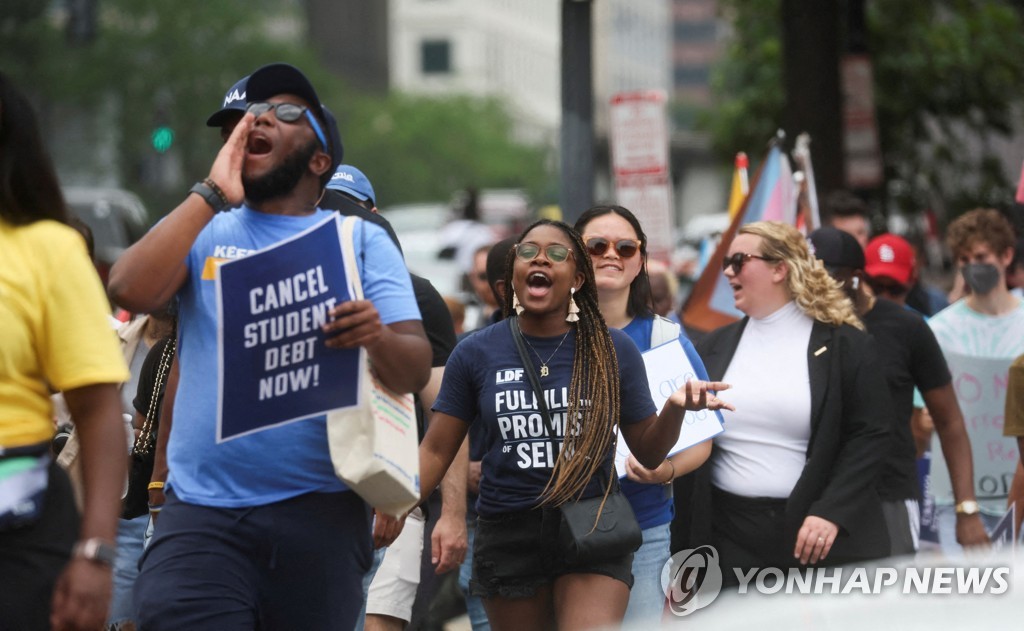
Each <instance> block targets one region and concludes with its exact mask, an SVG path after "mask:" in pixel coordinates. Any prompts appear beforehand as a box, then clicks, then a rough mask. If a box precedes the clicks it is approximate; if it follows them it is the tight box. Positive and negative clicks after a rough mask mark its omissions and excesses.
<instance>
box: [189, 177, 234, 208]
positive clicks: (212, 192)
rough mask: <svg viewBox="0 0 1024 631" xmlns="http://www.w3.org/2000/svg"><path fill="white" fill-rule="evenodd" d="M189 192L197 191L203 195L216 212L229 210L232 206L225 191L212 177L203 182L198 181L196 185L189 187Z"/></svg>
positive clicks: (197, 193) (196, 192) (199, 194)
mask: <svg viewBox="0 0 1024 631" xmlns="http://www.w3.org/2000/svg"><path fill="white" fill-rule="evenodd" d="M189 193H195V194H196V195H198V196H200V197H202V198H203V199H204V200H205V201H206V203H207V204H209V205H210V208H212V209H213V212H215V213H219V212H221V211H224V210H227V209H228V208H230V206H231V205H230V204H229V203H228V198H227V196H226V195H225V194H224V191H222V190H220V187H219V186H217V183H216V182H214V181H213V180H211V179H210V178H206V179H205V180H203V181H202V182H196V183H195V186H193V187H192V188H191V189H189Z"/></svg>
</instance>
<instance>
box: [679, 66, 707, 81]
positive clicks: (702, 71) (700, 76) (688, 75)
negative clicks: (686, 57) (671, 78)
mask: <svg viewBox="0 0 1024 631" xmlns="http://www.w3.org/2000/svg"><path fill="white" fill-rule="evenodd" d="M710 81H711V67H710V66H708V65H700V66H696V65H687V64H679V65H677V66H676V67H675V84H676V85H677V86H694V85H707V84H708V82H710Z"/></svg>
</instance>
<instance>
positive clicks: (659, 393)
mask: <svg viewBox="0 0 1024 631" xmlns="http://www.w3.org/2000/svg"><path fill="white" fill-rule="evenodd" d="M643 358H644V366H645V367H646V368H647V381H648V383H649V385H650V388H651V398H652V399H654V405H655V407H657V408H658V411H659V412H660V411H661V408H662V407H664V405H665V401H668V398H669V397H670V396H672V393H673V392H675V391H676V390H678V389H679V388H681V387H683V386H684V385H686V382H687V381H689V380H691V379H697V373H696V371H694V369H693V364H691V363H690V358H689V357H687V356H686V351H684V350H683V347H682V345H681V344H679V343H678V342H669V343H667V344H662V345H661V346H658V347H656V348H652V349H651V350H649V351H647V352H645V353H643ZM721 433H722V415H721V414H720V413H719V412H710V411H708V410H700V411H698V412H687V413H686V416H685V417H684V418H683V426H682V427H681V428H680V429H679V440H678V441H677V442H676V444H675V445H673V446H672V448H671V449H669V451H668V455H670V456H671V455H673V454H677V453H679V452H680V451H683V450H684V449H687V448H689V447H692V446H694V445H696V444H697V443H701V442H704V441H705V440H708V439H709V438H713V437H715V436H717V435H718V434H721ZM629 453H630V452H629V447H627V446H626V442H625V441H624V440H623V438H622V434H621V433H620V434H619V440H618V444H617V445H616V446H615V470H616V471H617V472H618V474H619V477H620V478H621V477H623V476H625V475H626V458H628V457H629Z"/></svg>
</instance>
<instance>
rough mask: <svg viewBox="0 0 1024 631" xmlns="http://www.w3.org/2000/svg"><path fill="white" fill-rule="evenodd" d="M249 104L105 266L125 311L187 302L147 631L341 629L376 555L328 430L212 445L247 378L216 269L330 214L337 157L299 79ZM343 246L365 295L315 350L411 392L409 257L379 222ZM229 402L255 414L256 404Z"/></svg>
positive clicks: (309, 423) (268, 73)
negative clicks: (223, 324)
mask: <svg viewBox="0 0 1024 631" xmlns="http://www.w3.org/2000/svg"><path fill="white" fill-rule="evenodd" d="M246 100H247V108H246V109H247V112H246V114H245V115H244V116H243V117H242V119H241V120H240V121H239V123H238V125H237V126H236V127H235V129H234V131H233V132H232V133H231V136H230V138H228V140H227V142H226V143H225V145H224V146H223V147H222V149H221V151H220V152H219V153H218V155H217V158H216V160H215V161H214V163H213V166H212V167H211V169H210V175H209V177H207V178H206V179H205V180H203V181H201V182H199V183H198V184H196V186H194V187H193V188H192V190H191V191H190V192H189V193H190V194H189V195H188V196H187V197H186V198H185V200H184V201H183V202H182V203H181V204H180V205H179V206H178V207H177V208H175V209H174V210H173V211H171V213H170V214H168V215H167V217H166V218H165V219H164V220H163V221H161V222H160V223H159V224H157V225H156V226H154V228H153V229H152V230H150V232H149V233H148V234H147V235H146V236H145V237H143V239H142V240H140V241H139V242H138V243H137V244H136V245H135V246H133V247H132V248H130V249H129V250H128V251H127V252H126V253H125V254H124V255H123V256H122V258H121V259H120V260H119V261H118V264H117V265H115V267H114V269H112V270H111V286H110V291H111V294H112V295H113V296H115V297H116V300H117V301H118V302H119V304H122V305H124V306H125V307H126V308H128V309H131V310H133V311H141V312H147V311H150V310H152V309H154V308H156V307H158V306H159V305H161V304H163V303H165V302H166V301H167V300H168V299H169V298H170V297H171V296H173V295H175V294H177V295H179V296H180V299H181V309H180V327H179V339H180V342H181V343H180V348H179V361H180V377H179V382H178V396H177V397H176V399H175V406H174V424H173V430H172V433H171V436H170V441H169V444H168V447H167V454H168V461H169V469H170V474H169V477H168V479H167V482H166V484H167V488H168V489H170V492H169V493H168V494H167V499H166V503H165V505H164V508H163V510H162V512H161V517H160V519H159V521H158V525H157V530H156V534H155V536H154V538H153V540H152V543H151V545H150V547H149V548H148V549H147V551H146V554H145V555H144V556H143V559H142V569H141V573H140V575H139V579H138V582H137V583H136V589H135V603H136V608H137V611H138V616H137V620H138V622H139V625H140V627H142V628H146V629H242V628H245V629H253V628H264V629H279V628H287V629H326V628H338V629H351V628H352V626H353V625H354V623H355V620H356V617H357V615H358V612H359V608H360V605H361V593H362V590H361V579H362V576H363V574H364V573H365V572H366V569H367V568H368V567H369V564H370V558H371V557H370V552H371V541H370V530H369V509H368V507H367V506H366V504H365V503H364V502H363V501H362V499H360V498H359V497H358V496H357V495H355V493H353V492H351V491H349V490H348V489H347V488H346V487H345V485H344V484H342V483H341V481H340V480H338V478H337V477H336V476H335V474H334V468H333V466H332V464H331V461H330V457H329V453H328V448H327V441H326V440H325V434H324V431H325V430H324V417H323V416H320V417H314V418H310V419H304V420H298V421H295V422H290V423H285V424H282V425H277V426H273V427H269V428H264V429H261V430H260V431H253V432H250V433H247V434H244V435H241V436H238V437H234V438H232V439H231V440H225V441H221V442H218V440H217V435H218V434H217V423H218V400H217V399H218V389H217V375H218V373H219V372H220V371H223V373H224V374H229V373H235V372H236V371H242V370H247V369H248V368H249V367H248V366H242V365H239V362H238V360H237V359H236V358H233V357H231V356H230V355H228V354H225V356H224V357H223V360H221V358H219V356H218V326H220V323H219V318H220V315H219V311H218V308H217V294H216V283H215V282H213V281H214V280H215V278H216V273H215V272H216V268H217V265H218V264H219V262H220V261H223V260H224V259H226V258H227V259H230V258H242V257H244V256H246V255H248V254H249V253H251V252H253V251H255V250H260V249H264V248H267V247H269V246H272V245H275V244H277V243H280V242H281V241H283V240H285V239H289V238H291V237H294V236H295V235H297V234H299V233H301V232H303V231H304V230H307V229H308V228H310V227H312V226H314V225H316V224H318V223H319V222H321V221H322V220H324V219H325V218H327V217H329V216H330V215H331V211H326V210H323V209H321V208H319V207H318V205H317V202H318V200H319V199H320V196H321V194H322V192H323V188H324V185H325V184H326V183H327V181H328V180H329V179H330V177H331V174H333V173H334V170H335V168H336V167H337V165H338V164H339V163H340V162H341V157H342V147H341V139H340V137H339V135H338V131H337V126H336V125H334V124H331V123H332V121H333V117H331V118H330V119H328V117H327V116H326V115H325V111H324V108H323V106H322V105H321V103H320V99H319V97H318V96H317V94H316V91H315V90H314V89H313V86H312V85H311V84H310V83H309V81H308V80H307V79H306V77H305V76H304V75H303V74H302V73H301V72H300V71H299V70H298V69H296V68H294V67H292V66H289V65H287V64H272V65H269V66H264V67H262V68H260V69H258V70H256V71H255V72H253V73H252V75H251V76H250V77H249V81H248V83H247V86H246ZM221 211H224V212H221ZM353 240H354V247H355V250H356V251H355V256H356V259H357V260H359V261H360V262H361V263H362V265H361V271H362V274H363V286H364V293H365V296H366V298H365V299H364V300H349V301H346V302H342V303H340V304H338V305H337V306H335V307H333V308H330V309H329V310H328V314H329V316H330V317H329V320H328V322H327V324H325V325H324V326H323V331H324V333H325V334H326V341H325V342H323V344H324V345H326V347H328V348H356V347H360V346H362V347H364V348H365V349H366V351H367V355H368V357H369V360H370V361H371V362H372V363H373V366H374V369H375V371H376V373H377V376H378V378H379V379H380V380H381V381H382V382H383V383H384V384H385V385H386V386H388V387H389V388H391V389H392V390H394V391H396V392H400V393H401V392H415V391H418V390H420V389H421V388H423V386H424V385H425V384H426V383H427V380H428V378H429V376H430V355H431V351H430V345H429V344H428V342H427V340H426V337H425V335H424V332H423V327H422V325H421V323H420V314H419V311H418V309H417V308H416V302H415V299H414V298H413V292H412V288H411V286H410V283H409V276H408V274H407V273H406V272H405V266H404V263H403V262H402V258H401V255H400V254H399V252H398V250H397V248H395V246H394V245H393V244H392V243H391V240H390V239H389V238H388V236H387V234H386V233H385V232H384V231H383V230H381V229H380V228H378V227H376V226H372V225H368V224H365V223H363V222H360V223H359V225H357V227H356V233H355V235H354V239H353ZM317 344H320V343H319V342H317ZM324 378H327V379H331V378H334V379H343V378H345V377H343V376H340V375H337V376H335V375H327V376H323V375H322V376H321V377H320V379H324ZM227 404H229V405H235V406H240V407H242V408H243V409H246V410H251V413H252V414H253V415H258V414H259V412H260V404H259V402H258V401H256V400H255V396H254V397H253V400H248V399H245V400H238V401H229V402H227Z"/></svg>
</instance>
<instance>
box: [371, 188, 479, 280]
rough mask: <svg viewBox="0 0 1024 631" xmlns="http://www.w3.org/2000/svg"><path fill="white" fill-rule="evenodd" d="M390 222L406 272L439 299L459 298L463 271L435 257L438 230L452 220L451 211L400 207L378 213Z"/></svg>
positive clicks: (424, 206)
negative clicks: (424, 282)
mask: <svg viewBox="0 0 1024 631" xmlns="http://www.w3.org/2000/svg"><path fill="white" fill-rule="evenodd" d="M380 214H381V215H382V216H383V217H384V218H385V219H387V220H388V221H389V222H391V227H392V228H394V229H395V234H397V235H398V240H399V241H400V242H401V243H402V253H403V254H404V255H405V264H406V265H407V266H408V268H409V270H410V271H411V272H413V273H415V274H418V275H420V276H422V277H424V278H426V279H427V280H429V281H430V282H431V283H432V284H433V285H434V287H435V288H437V291H439V292H440V293H441V294H442V295H451V296H459V295H460V293H461V283H462V270H460V269H459V266H458V264H456V262H455V261H454V260H453V259H451V258H448V259H442V258H440V257H439V256H438V255H439V254H440V252H441V249H442V247H443V246H442V244H441V242H440V240H439V238H438V237H439V235H440V234H441V229H442V228H444V226H445V225H446V224H447V223H448V221H449V219H451V208H450V207H449V206H448V205H447V204H443V203H432V202H431V203H419V204H400V205H396V206H390V207H388V208H385V209H381V211H380Z"/></svg>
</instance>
